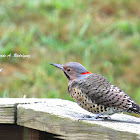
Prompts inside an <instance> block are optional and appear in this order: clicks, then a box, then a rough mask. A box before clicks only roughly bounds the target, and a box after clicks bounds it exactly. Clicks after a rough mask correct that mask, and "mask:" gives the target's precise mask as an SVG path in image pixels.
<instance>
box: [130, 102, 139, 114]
mask: <svg viewBox="0 0 140 140" xmlns="http://www.w3.org/2000/svg"><path fill="white" fill-rule="evenodd" d="M128 112H134V113H136V114H139V115H140V106H139V105H137V104H136V103H133V104H132V108H129V111H128Z"/></svg>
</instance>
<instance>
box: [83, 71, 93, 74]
mask: <svg viewBox="0 0 140 140" xmlns="http://www.w3.org/2000/svg"><path fill="white" fill-rule="evenodd" d="M81 74H91V72H89V71H86V72H83V73H81Z"/></svg>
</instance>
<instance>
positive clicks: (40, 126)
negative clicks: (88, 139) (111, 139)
mask: <svg viewBox="0 0 140 140" xmlns="http://www.w3.org/2000/svg"><path fill="white" fill-rule="evenodd" d="M84 114H87V115H93V114H91V113H89V112H87V111H85V110H83V109H82V108H80V107H79V106H78V105H77V104H76V103H74V102H70V101H66V100H61V99H46V102H45V103H33V104H24V105H21V104H19V105H18V106H17V124H18V125H21V126H25V127H29V128H34V129H37V130H41V131H46V132H50V133H55V134H59V135H63V136H67V137H72V136H74V135H78V136H82V137H83V136H87V135H88V136H89V133H90V135H92V133H93V131H94V133H97V134H98V133H102V134H106V132H109V133H111V134H112V133H114V134H115V135H116V132H118V133H119V132H120V131H126V132H130V133H136V134H139V135H140V118H136V117H133V116H129V115H125V114H115V115H112V116H111V118H112V119H111V120H107V121H78V118H80V117H82V116H83V115H84ZM97 125H98V126H97ZM95 126H96V129H95ZM101 126H105V127H106V128H104V127H101ZM110 128H111V129H112V130H111V129H110ZM114 130H116V131H114ZM121 134H122V132H121ZM118 135H119V134H118ZM125 135H127V136H129V133H126V134H125ZM120 139H121V137H120Z"/></svg>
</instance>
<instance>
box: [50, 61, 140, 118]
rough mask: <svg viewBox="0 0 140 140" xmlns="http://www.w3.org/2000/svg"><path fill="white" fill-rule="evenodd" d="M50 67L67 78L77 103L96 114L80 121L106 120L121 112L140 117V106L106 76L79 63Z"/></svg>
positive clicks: (69, 89)
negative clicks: (59, 71) (56, 69)
mask: <svg viewBox="0 0 140 140" xmlns="http://www.w3.org/2000/svg"><path fill="white" fill-rule="evenodd" d="M50 65H52V66H54V67H56V68H59V69H60V70H61V71H62V72H63V73H64V75H65V76H66V77H67V79H68V92H69V94H70V96H71V97H72V98H73V99H74V100H75V102H76V103H77V104H78V105H79V106H80V107H82V108H83V109H85V110H87V111H89V112H91V113H93V114H96V115H95V116H92V117H89V116H88V117H87V116H86V117H83V118H81V119H79V120H104V119H105V118H106V116H108V117H109V116H110V115H112V114H115V113H119V112H128V113H136V114H139V115H140V106H139V105H138V104H136V103H135V102H134V101H133V100H132V99H131V98H130V97H129V96H128V95H127V94H126V93H125V92H123V91H122V90H121V89H119V88H118V87H117V86H115V85H113V84H112V83H110V82H109V81H108V80H107V79H106V78H105V77H104V76H102V75H100V74H94V73H91V72H89V71H88V70H87V69H86V68H85V67H84V66H83V65H81V64H80V63H78V62H68V63H66V64H64V65H63V64H55V63H50ZM104 116H105V117H104ZM109 118H110V117H109Z"/></svg>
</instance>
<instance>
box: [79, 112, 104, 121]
mask: <svg viewBox="0 0 140 140" xmlns="http://www.w3.org/2000/svg"><path fill="white" fill-rule="evenodd" d="M100 115H102V113H99V114H97V115H95V116H89V115H85V116H84V117H83V118H80V119H78V121H80V120H87V121H103V120H105V119H106V118H102V117H99V116H100Z"/></svg>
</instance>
